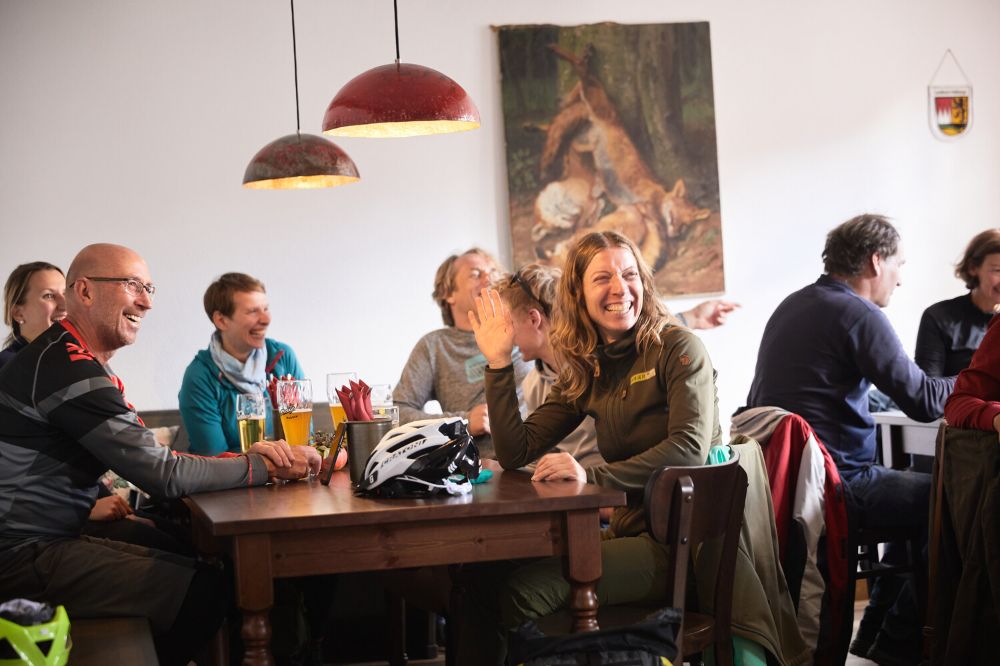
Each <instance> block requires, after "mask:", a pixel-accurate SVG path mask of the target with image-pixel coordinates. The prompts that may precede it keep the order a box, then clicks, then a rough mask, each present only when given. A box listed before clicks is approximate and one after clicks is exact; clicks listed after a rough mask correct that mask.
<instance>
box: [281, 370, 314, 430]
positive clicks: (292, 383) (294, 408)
mask: <svg viewBox="0 0 1000 666" xmlns="http://www.w3.org/2000/svg"><path fill="white" fill-rule="evenodd" d="M278 411H279V412H280V413H281V428H282V430H284V431H285V441H286V442H288V443H289V444H291V445H292V446H305V445H307V444H309V431H310V430H311V428H312V382H310V381H309V380H308V379H292V380H284V381H279V382H278Z"/></svg>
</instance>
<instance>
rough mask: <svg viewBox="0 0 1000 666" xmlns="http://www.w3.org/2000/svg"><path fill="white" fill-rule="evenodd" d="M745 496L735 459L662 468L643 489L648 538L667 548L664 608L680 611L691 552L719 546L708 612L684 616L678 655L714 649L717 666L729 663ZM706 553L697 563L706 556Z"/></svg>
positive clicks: (744, 483) (741, 473)
mask: <svg viewBox="0 0 1000 666" xmlns="http://www.w3.org/2000/svg"><path fill="white" fill-rule="evenodd" d="M699 489H700V490H699ZM746 495H747V475H746V472H744V471H743V469H742V468H741V467H740V465H739V455H738V454H736V453H734V454H733V457H732V459H731V460H730V461H729V462H728V463H724V464H721V465H707V466H702V467H662V468H660V469H659V470H657V471H656V472H655V473H654V474H653V476H652V477H650V479H649V482H648V483H647V484H646V496H645V504H646V520H647V523H648V526H649V531H650V534H651V535H652V536H653V538H655V539H656V540H657V541H659V542H661V543H664V544H666V545H667V546H668V547H669V548H668V551H669V552H668V560H667V561H668V570H669V571H670V572H671V574H670V578H669V579H668V589H667V599H668V603H670V604H671V605H673V606H675V607H677V608H685V593H686V590H687V574H688V560H689V556H690V552H691V548H692V547H695V548H697V547H698V546H700V545H703V544H706V542H711V541H713V540H716V539H717V540H720V541H721V549H720V550H719V552H718V556H717V565H716V570H715V575H714V580H715V590H714V594H713V595H712V599H711V603H710V606H707V607H706V608H701V607H699V608H697V609H694V610H689V609H686V610H685V612H684V616H683V620H682V625H681V630H680V631H679V632H678V640H677V650H678V652H679V653H680V654H682V655H684V656H688V655H693V654H698V653H701V652H702V651H704V650H705V648H707V647H709V646H710V645H714V646H715V662H716V663H717V664H720V665H726V664H732V663H733V634H732V623H731V618H732V608H733V581H734V578H735V574H736V554H737V549H738V546H739V541H740V526H741V525H742V523H743V505H744V503H745V501H746ZM706 550H707V549H702V552H701V553H700V557H708V556H709V553H708V552H706ZM695 552H698V551H697V550H696V551H695ZM705 601H707V600H703V603H704V602H705ZM709 608H710V609H711V612H710V613H709V612H706V611H708V610H709Z"/></svg>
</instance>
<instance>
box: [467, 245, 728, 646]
mask: <svg viewBox="0 0 1000 666" xmlns="http://www.w3.org/2000/svg"><path fill="white" fill-rule="evenodd" d="M477 308H478V316H477V317H470V318H471V319H472V320H473V329H474V331H475V334H476V341H477V343H478V344H479V348H480V350H481V351H482V353H483V355H484V356H485V357H486V359H487V361H488V363H489V367H488V369H487V371H486V401H487V405H488V407H489V414H490V425H491V429H492V432H493V438H494V443H495V445H496V453H497V459H498V460H499V461H500V464H501V465H502V466H503V467H504V468H505V469H514V468H518V467H521V466H523V465H525V464H527V463H530V462H532V461H533V460H536V459H538V465H537V467H536V469H535V472H534V475H533V476H532V479H533V480H535V481H543V482H548V481H560V480H575V481H584V482H588V483H596V484H598V485H601V486H606V487H608V488H615V489H619V490H624V491H625V492H626V494H627V497H628V505H627V506H625V507H621V508H619V509H618V510H616V511H615V514H614V516H613V518H612V520H611V526H610V528H609V529H608V530H606V533H605V534H604V535H603V541H602V544H601V556H602V570H603V574H602V576H601V580H600V582H599V583H598V585H597V596H598V602H599V603H600V604H602V605H604V604H621V603H630V602H645V601H656V600H657V599H660V598H662V591H663V590H665V589H666V581H665V575H666V555H665V553H664V551H663V548H662V547H661V546H660V545H659V544H657V543H656V542H655V541H654V540H653V539H652V538H651V537H650V536H649V535H648V534H647V533H645V531H644V530H645V518H644V515H643V508H642V491H643V489H644V488H645V485H646V481H647V480H648V479H649V477H650V475H651V474H652V473H653V471H654V470H656V469H657V468H659V467H660V466H663V465H674V466H678V465H680V466H683V465H702V464H705V461H706V458H707V456H708V451H709V449H710V447H711V446H712V445H713V444H719V443H720V440H721V430H720V428H719V415H718V405H717V398H716V388H715V371H714V370H713V368H712V362H711V360H710V359H709V357H708V352H707V351H706V350H705V347H704V346H703V345H702V343H701V341H700V340H699V339H698V338H697V337H696V336H695V335H694V334H693V333H691V331H690V330H688V329H687V328H685V327H683V326H679V325H677V323H676V320H674V318H673V317H671V315H670V313H669V312H668V311H667V309H666V308H665V307H664V306H663V304H662V303H661V301H660V298H659V296H658V295H657V293H656V291H655V289H654V287H653V276H652V273H651V272H650V270H649V268H648V267H647V266H646V265H645V263H644V262H643V261H642V259H641V255H640V254H639V251H638V250H637V249H636V247H635V245H634V244H633V243H632V242H631V241H630V240H628V239H627V238H625V237H624V236H622V235H620V234H618V233H615V232H600V233H592V234H589V235H587V236H585V237H584V238H582V239H580V241H578V242H577V244H576V245H575V246H574V247H573V249H572V250H571V251H570V253H569V256H568V257H567V259H566V265H565V267H564V275H563V278H562V279H561V280H560V282H559V286H558V288H557V295H556V309H555V312H554V326H553V330H552V333H551V341H552V347H553V350H554V352H555V354H556V358H557V360H558V366H559V368H560V372H559V379H558V380H557V382H556V385H555V387H554V388H553V390H552V392H551V393H550V394H549V397H548V399H547V401H546V402H545V403H544V404H542V405H541V406H540V407H539V408H538V409H536V410H535V411H534V412H532V414H531V415H530V416H529V417H528V418H527V419H526V420H523V421H522V419H521V415H520V412H519V411H518V404H517V394H516V390H515V389H516V386H515V383H514V373H513V372H512V369H511V354H512V349H513V346H514V342H513V327H512V320H511V315H510V312H509V311H508V310H507V308H506V306H505V305H504V304H503V302H502V300H501V299H500V296H499V294H498V293H497V292H496V291H491V292H488V293H487V292H485V291H484V293H483V296H482V298H480V299H477ZM588 415H589V416H592V417H593V418H594V422H595V428H596V431H597V445H598V449H599V450H600V453H601V455H602V457H603V458H604V460H605V461H606V462H601V463H599V464H595V465H593V466H590V467H586V468H585V467H582V466H581V465H580V464H579V463H578V462H577V461H576V460H575V459H574V458H573V456H571V455H570V454H569V453H552V454H548V455H544V454H545V453H546V452H547V451H549V450H550V449H551V448H552V446H553V445H555V444H557V443H558V442H560V441H561V440H562V438H563V437H565V436H566V435H568V434H569V433H570V432H572V431H573V429H574V428H576V427H577V426H578V425H579V424H580V422H581V421H582V420H583V419H584V417H586V416H588ZM595 529H597V527H596V525H595ZM491 578H493V577H488V576H481V577H479V579H480V580H481V581H482V584H483V585H484V586H488V585H490V582H489V579H491ZM568 594H569V584H568V583H567V582H566V580H565V579H564V578H563V575H562V570H561V562H560V560H559V559H558V558H548V559H543V560H538V561H535V562H531V563H529V564H522V565H520V566H512V567H511V568H510V569H508V573H507V575H506V577H505V578H503V584H502V585H501V586H500V588H499V590H497V589H496V588H493V589H492V590H490V589H483V590H482V591H481V594H477V595H474V598H475V599H476V600H477V602H476V604H475V608H473V609H470V610H471V611H472V617H470V620H471V621H472V622H471V623H470V624H474V625H475V626H469V627H468V629H467V630H465V629H463V631H462V632H460V633H459V636H460V639H459V640H460V642H461V646H460V661H461V662H462V663H465V661H464V660H468V661H469V663H503V658H504V655H505V652H506V646H505V643H504V640H503V632H504V630H506V629H510V628H513V627H516V626H517V625H518V624H520V623H521V622H523V621H524V620H526V619H530V618H533V617H539V616H543V615H546V614H548V613H550V612H553V611H555V610H558V609H559V608H561V607H564V606H565V605H566V604H567V598H568Z"/></svg>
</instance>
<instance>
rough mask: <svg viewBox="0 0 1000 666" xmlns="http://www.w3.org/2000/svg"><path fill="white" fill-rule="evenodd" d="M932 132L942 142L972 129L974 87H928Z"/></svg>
mask: <svg viewBox="0 0 1000 666" xmlns="http://www.w3.org/2000/svg"><path fill="white" fill-rule="evenodd" d="M927 96H928V107H929V112H930V123H931V132H932V133H933V134H934V136H935V137H936V138H938V139H941V140H942V141H951V140H953V139H957V138H958V137H960V136H962V135H964V134H966V133H967V132H968V131H969V129H970V128H971V127H972V86H969V85H965V86H928V87H927Z"/></svg>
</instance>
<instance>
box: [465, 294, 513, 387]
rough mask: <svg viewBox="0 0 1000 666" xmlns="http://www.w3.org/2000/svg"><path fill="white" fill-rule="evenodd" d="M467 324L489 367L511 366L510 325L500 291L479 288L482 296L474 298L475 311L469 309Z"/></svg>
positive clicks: (511, 328) (511, 334)
mask: <svg viewBox="0 0 1000 666" xmlns="http://www.w3.org/2000/svg"><path fill="white" fill-rule="evenodd" d="M469 321H470V322H471V323H472V331H473V332H474V333H475V334H476V344H477V345H479V351H481V352H482V353H483V356H485V357H486V362H487V363H489V366H490V367H491V368H505V367H507V366H508V365H510V364H511V363H513V359H512V355H513V353H514V324H513V322H512V321H511V318H510V310H508V309H507V304H506V303H504V302H503V300H502V299H501V298H500V292H498V291H497V290H496V289H483V291H482V295H481V296H476V311H475V312H473V311H472V310H469Z"/></svg>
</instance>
